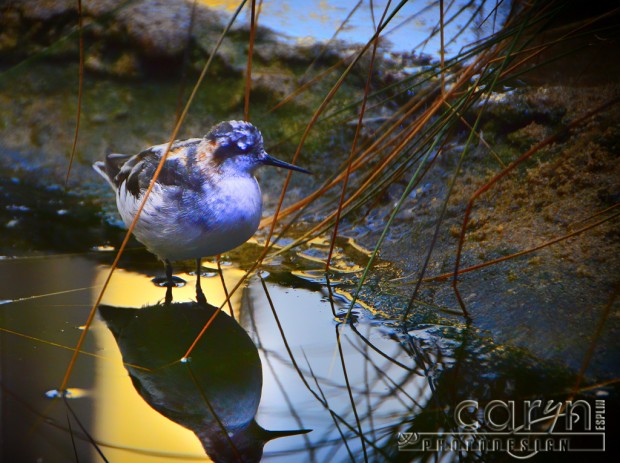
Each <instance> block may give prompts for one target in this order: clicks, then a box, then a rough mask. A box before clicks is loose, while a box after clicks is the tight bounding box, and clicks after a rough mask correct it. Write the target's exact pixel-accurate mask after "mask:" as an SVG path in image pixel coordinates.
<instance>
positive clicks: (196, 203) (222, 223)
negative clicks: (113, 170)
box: [117, 175, 262, 261]
mask: <svg viewBox="0 0 620 463" xmlns="http://www.w3.org/2000/svg"><path fill="white" fill-rule="evenodd" d="M141 200H142V198H135V197H134V196H133V195H132V194H131V193H129V192H127V190H126V188H125V185H124V184H122V185H121V186H120V187H119V190H118V194H117V205H118V209H119V211H120V213H121V217H122V218H123V221H124V222H125V224H126V225H127V226H128V227H129V225H130V224H131V222H132V221H133V219H134V217H135V215H136V213H137V211H138V208H139V206H140V202H141ZM261 213H262V198H261V192H260V188H259V186H258V182H257V181H256V179H255V178H254V177H253V176H250V175H246V176H225V177H223V178H220V179H219V180H218V182H217V184H215V185H214V184H211V183H205V184H204V186H203V190H202V192H200V193H198V192H195V191H181V190H179V187H175V186H167V185H163V186H162V185H160V184H158V183H156V184H155V186H154V188H153V191H152V192H151V194H150V195H149V197H148V199H147V201H146V203H145V206H144V208H143V210H142V213H141V215H140V219H139V220H138V222H137V224H136V227H135V228H134V235H135V236H136V238H137V239H138V241H140V242H142V243H143V244H144V245H145V246H146V247H147V248H148V249H149V250H150V251H151V252H153V253H154V254H156V255H158V256H159V257H160V258H162V259H169V260H171V261H174V260H184V259H195V258H199V257H205V256H214V255H217V254H221V253H223V252H227V251H229V250H231V249H233V248H235V247H237V246H239V245H241V244H243V243H244V242H246V241H247V240H248V239H249V238H250V237H251V236H252V235H253V234H254V232H256V230H257V228H258V224H259V222H260V219H261Z"/></svg>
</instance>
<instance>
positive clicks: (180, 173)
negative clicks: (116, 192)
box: [106, 140, 202, 197]
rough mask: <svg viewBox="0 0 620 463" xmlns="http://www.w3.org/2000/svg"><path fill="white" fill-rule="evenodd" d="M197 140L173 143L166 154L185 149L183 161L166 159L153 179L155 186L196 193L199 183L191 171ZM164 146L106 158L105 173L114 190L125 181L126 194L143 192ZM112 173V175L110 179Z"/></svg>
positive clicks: (176, 158)
mask: <svg viewBox="0 0 620 463" xmlns="http://www.w3.org/2000/svg"><path fill="white" fill-rule="evenodd" d="M199 142H200V140H185V141H176V142H174V143H173V145H172V147H171V149H170V152H171V153H172V152H173V151H175V150H177V149H185V150H187V152H186V155H187V157H186V162H181V160H180V159H179V158H178V157H173V158H168V159H166V162H165V164H164V166H163V168H162V170H161V172H160V173H159V176H158V177H157V183H159V184H161V185H171V186H177V187H179V188H182V189H193V190H198V189H199V188H200V186H201V184H202V181H201V179H200V178H199V176H197V175H196V173H195V172H194V171H195V170H194V169H192V166H193V158H194V154H195V152H196V147H197V145H198V143H199ZM166 147H167V145H159V146H154V147H152V148H149V149H146V150H144V151H142V152H141V153H139V154H137V155H135V156H131V157H129V156H125V155H117V154H110V155H108V156H107V157H106V171H107V172H108V175H109V176H110V178H113V179H114V183H115V185H117V187H118V186H119V185H120V184H121V183H123V182H126V184H125V187H126V188H127V191H128V192H129V193H131V194H132V195H133V196H135V197H139V196H140V195H141V193H142V192H144V191H145V190H146V189H147V188H148V186H149V184H150V183H151V179H152V178H153V175H154V174H155V171H156V170H157V166H158V165H159V162H160V160H161V157H162V156H163V154H164V153H165V150H166ZM112 174H114V175H113V176H112Z"/></svg>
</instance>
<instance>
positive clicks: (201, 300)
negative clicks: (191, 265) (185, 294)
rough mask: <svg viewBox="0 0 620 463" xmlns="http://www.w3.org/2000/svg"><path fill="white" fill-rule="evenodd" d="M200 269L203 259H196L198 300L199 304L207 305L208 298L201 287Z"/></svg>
mask: <svg viewBox="0 0 620 463" xmlns="http://www.w3.org/2000/svg"><path fill="white" fill-rule="evenodd" d="M200 267H201V259H196V300H197V301H198V303H199V304H203V305H207V298H206V297H205V295H204V293H203V292H202V288H201V287H200Z"/></svg>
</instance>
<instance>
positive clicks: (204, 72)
mask: <svg viewBox="0 0 620 463" xmlns="http://www.w3.org/2000/svg"><path fill="white" fill-rule="evenodd" d="M245 2H246V0H242V2H241V4H240V5H239V7H238V8H237V11H236V12H235V14H234V15H233V16H232V18H231V20H230V22H229V23H228V25H227V26H226V28H225V29H224V31H223V32H222V34H221V35H220V38H219V40H218V42H217V43H216V45H215V46H214V49H213V52H212V53H211V55H210V56H209V59H208V60H207V62H206V63H205V65H204V67H203V69H202V72H201V74H200V77H199V78H198V80H197V82H196V85H194V88H193V90H192V93H191V95H190V97H189V98H188V101H187V104H186V105H185V108H184V110H183V112H182V113H181V115H180V116H179V119H178V120H177V123H176V125H175V127H174V129H173V131H172V134H171V135H170V139H169V141H168V146H167V147H166V151H165V152H164V154H163V155H162V157H161V161H160V162H159V165H158V166H157V169H156V170H155V172H154V174H153V178H152V179H151V182H150V184H149V187H148V189H147V190H146V192H145V194H144V198H143V200H142V202H141V203H140V206H139V208H138V210H137V212H136V216H135V218H134V220H133V222H132V223H131V225H130V226H129V229H128V230H127V233H126V234H125V238H124V239H123V242H122V243H121V246H120V247H119V249H118V252H117V254H116V257H115V258H114V262H113V263H112V265H111V267H110V271H109V272H108V275H107V277H106V279H105V281H104V283H103V288H102V289H101V291H100V292H99V295H98V296H97V299H96V301H95V303H94V304H93V306H92V308H91V310H90V313H89V315H88V318H87V320H86V323H85V324H84V329H83V330H82V333H81V334H80V338H79V340H78V343H77V345H76V347H75V350H74V353H73V356H72V357H71V360H70V361H69V365H68V366H67V371H66V372H65V375H64V377H63V380H62V383H61V385H60V388H59V389H60V391H64V390H65V389H66V388H67V384H68V383H69V379H70V378H71V373H72V372H73V368H74V366H75V362H76V361H77V358H78V355H79V352H80V349H81V348H82V345H83V344H84V341H85V340H86V335H87V334H88V331H89V328H90V326H91V324H92V322H93V320H94V318H95V314H96V313H97V308H98V307H99V305H100V304H101V300H102V299H103V295H104V293H105V290H106V288H107V287H108V285H109V283H110V280H111V279H112V275H113V273H114V270H115V269H116V267H117V266H118V263H119V261H120V258H121V255H122V254H123V251H124V250H125V247H126V246H127V243H128V242H129V238H130V236H131V233H132V232H133V230H134V228H135V226H136V223H137V222H138V218H139V217H140V214H141V212H142V210H143V208H144V205H145V204H146V201H147V199H148V197H149V195H150V193H151V191H152V190H153V187H154V185H155V182H156V181H157V177H158V176H159V174H160V172H161V170H162V168H163V166H164V163H165V162H166V159H167V157H168V153H169V152H170V147H171V146H172V144H173V142H174V140H175V139H176V137H177V134H178V133H179V130H180V129H181V125H182V124H183V121H184V120H185V117H186V116H187V113H188V111H189V108H190V106H191V103H192V102H193V101H194V98H195V97H196V93H197V92H198V89H199V88H200V86H201V84H202V82H203V80H204V78H205V76H206V75H207V71H208V70H209V67H210V65H211V62H212V60H213V57H214V56H215V53H216V52H217V50H218V49H219V47H220V45H221V44H222V41H223V40H224V37H225V36H226V34H227V33H228V31H229V30H230V28H231V27H232V24H233V22H234V21H235V20H236V18H237V16H238V15H239V12H240V11H241V8H243V6H244V5H245Z"/></svg>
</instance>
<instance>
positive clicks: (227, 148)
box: [204, 121, 311, 174]
mask: <svg viewBox="0 0 620 463" xmlns="http://www.w3.org/2000/svg"><path fill="white" fill-rule="evenodd" d="M204 139H205V141H206V142H207V144H208V145H209V146H210V147H211V156H210V157H211V162H213V163H215V164H216V165H219V166H220V168H221V169H226V170H227V171H229V172H230V171H237V172H240V173H250V174H251V173H253V172H254V171H255V170H256V169H257V168H258V167H261V166H264V165H268V166H276V167H282V168H284V169H290V170H295V171H297V172H303V173H305V174H309V173H311V172H310V171H308V170H306V169H303V168H301V167H297V166H294V165H293V164H289V163H287V162H284V161H280V160H279V159H276V158H274V157H272V156H270V155H269V154H267V152H266V151H265V148H264V146H263V136H262V135H261V133H260V131H259V130H258V129H257V128H256V127H254V126H253V125H252V124H250V123H249V122H243V121H227V122H220V123H219V124H217V125H215V126H214V127H212V128H211V130H210V131H209V133H207V134H206V135H205V136H204Z"/></svg>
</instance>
